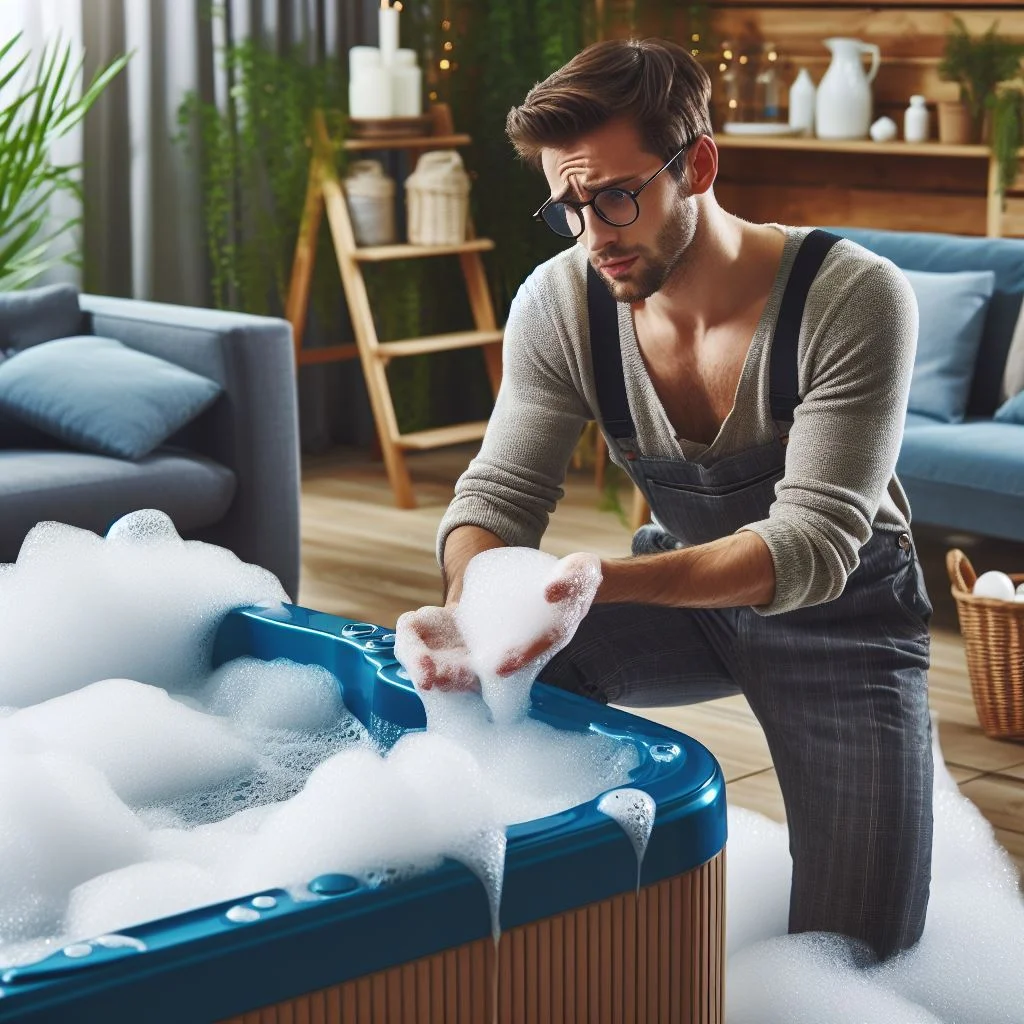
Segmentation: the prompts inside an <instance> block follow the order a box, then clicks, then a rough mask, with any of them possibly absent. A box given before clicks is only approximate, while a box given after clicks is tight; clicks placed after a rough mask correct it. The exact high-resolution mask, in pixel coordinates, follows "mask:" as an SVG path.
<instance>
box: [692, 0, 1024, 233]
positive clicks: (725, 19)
mask: <svg viewBox="0 0 1024 1024" xmlns="http://www.w3.org/2000/svg"><path fill="white" fill-rule="evenodd" d="M955 16H959V17H960V18H962V19H963V20H964V22H965V23H966V25H967V27H968V29H969V30H970V32H971V34H972V35H975V34H979V33H982V32H984V31H985V30H986V29H988V27H989V26H990V25H991V24H992V23H993V21H998V23H999V31H1000V32H1001V33H1003V34H1005V35H1007V36H1010V37H1012V38H1016V39H1024V5H1022V4H1020V3H1016V4H1011V3H1009V2H1008V0H986V2H985V3H984V4H983V5H981V4H978V5H974V4H970V3H961V4H960V5H959V6H957V7H940V6H937V5H935V4H934V2H928V0H899V2H888V0H883V2H882V3H879V4H877V5H875V6H872V7H864V6H849V5H842V4H838V3H831V4H822V3H813V2H809V0H788V2H786V3H772V4H770V5H769V4H764V3H749V2H742V0H716V2H714V3H713V4H711V23H712V27H713V29H714V33H715V36H716V37H717V39H719V40H722V39H728V40H730V42H732V43H733V44H734V49H736V50H737V52H743V47H744V46H745V45H749V41H750V40H752V39H760V40H763V41H770V42H772V43H774V44H775V47H776V49H777V50H778V53H779V65H780V71H779V74H780V76H781V78H782V81H783V83H784V88H783V90H782V102H783V105H784V106H788V87H789V85H790V84H791V83H792V81H793V80H794V78H795V77H796V74H797V71H798V69H799V68H800V67H801V66H806V67H807V69H808V70H809V72H810V74H811V77H812V78H813V79H814V81H815V83H818V82H820V81H821V77H822V75H823V74H824V73H825V70H826V69H827V67H828V63H829V60H830V59H831V55H830V53H829V51H828V50H827V49H826V47H825V46H824V45H823V43H822V40H823V39H826V38H829V37H831V36H850V37H854V38H858V39H862V40H864V41H866V42H872V43H876V44H877V45H878V46H879V47H880V49H881V67H880V70H879V72H878V77H877V78H876V79H875V82H874V87H873V91H874V99H875V115H874V116H875V117H880V116H882V115H883V114H885V115H888V116H890V117H892V118H893V120H894V121H896V123H897V125H899V128H900V137H902V126H903V111H904V110H905V109H906V106H907V103H908V99H909V97H910V96H911V95H913V94H915V93H920V94H922V95H923V96H925V97H926V99H927V101H928V105H929V109H930V112H931V130H932V138H933V139H937V137H938V123H937V109H936V103H937V101H939V100H943V99H956V98H957V95H958V90H957V86H956V85H955V84H953V83H950V82H943V81H942V80H941V79H940V78H939V76H938V64H939V60H940V58H941V55H942V51H943V48H944V45H945V36H946V33H947V32H948V31H949V29H950V28H951V26H952V23H953V18H954V17H955ZM744 41H746V42H744ZM709 70H710V71H711V73H712V79H713V81H714V82H715V85H716V88H714V89H713V103H714V105H715V117H716V121H715V124H716V127H720V125H721V124H722V121H723V120H724V116H723V108H722V102H721V96H722V88H721V85H720V76H719V75H718V72H717V65H710V66H709ZM785 116H786V114H785V112H784V113H783V117H785ZM987 175H988V167H987V163H986V161H985V160H984V159H983V158H982V159H963V158H960V159H953V158H944V157H939V156H934V157H932V156H929V157H928V158H926V159H925V158H919V157H911V156H906V157H904V156H900V155H884V156H883V155H881V154H878V155H876V154H870V153H869V154H858V155H851V154H835V153H816V152H813V153H797V152H793V151H789V152H786V151H764V150H757V151H749V150H737V149H731V150H725V149H723V150H722V153H721V170H720V174H719V179H718V184H717V185H716V193H717V195H718V197H719V199H720V201H721V202H722V204H723V206H725V207H726V208H727V209H730V210H732V211H733V212H735V213H737V214H739V215H740V216H744V217H748V218H750V219H753V220H776V221H782V222H786V223H793V224H846V225H851V226H854V225H856V226H864V227H891V228H894V229H899V230H938V231H950V232H955V233H961V234H976V235H983V234H985V231H986V194H987V188H988V178H987ZM1022 177H1024V176H1022ZM1022 192H1024V182H1022V179H1018V184H1017V186H1016V187H1015V189H1014V190H1013V191H1012V192H1011V193H1010V194H1009V195H1008V196H1007V204H1006V213H1005V216H1004V221H1003V233H1004V234H1024V198H1022Z"/></svg>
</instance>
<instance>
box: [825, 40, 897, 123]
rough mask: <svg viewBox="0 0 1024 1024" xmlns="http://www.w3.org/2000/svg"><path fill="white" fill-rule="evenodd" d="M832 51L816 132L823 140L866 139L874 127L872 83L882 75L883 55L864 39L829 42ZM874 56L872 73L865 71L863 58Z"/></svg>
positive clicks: (828, 45)
mask: <svg viewBox="0 0 1024 1024" xmlns="http://www.w3.org/2000/svg"><path fill="white" fill-rule="evenodd" d="M824 43H825V45H826V46H827V47H828V48H829V49H830V50H831V51H832V63H831V64H829V66H828V70H827V71H826V72H825V75H824V77H823V78H822V80H821V83H820V84H819V85H818V95H817V97H816V100H815V108H814V130H815V134H816V135H817V136H818V138H819V139H864V138H867V134H868V129H869V128H870V126H871V83H872V82H873V81H874V80H875V75H877V74H878V65H879V62H880V61H881V53H880V52H879V49H878V47H877V46H876V45H875V44H874V43H865V42H862V41H861V40H860V39H840V38H833V39H826V40H824ZM865 53H869V54H871V69H870V70H869V71H867V72H865V71H864V63H863V55H864V54H865Z"/></svg>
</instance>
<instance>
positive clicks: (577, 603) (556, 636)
mask: <svg viewBox="0 0 1024 1024" xmlns="http://www.w3.org/2000/svg"><path fill="white" fill-rule="evenodd" d="M600 585H601V559H600V558H598V556H597V555H593V554H590V553H589V552H577V553H576V554H572V555H567V556H566V557H565V558H563V559H562V560H561V561H560V562H559V563H558V564H557V565H556V566H555V571H554V574H553V575H552V578H551V580H550V581H549V582H548V584H547V586H546V587H545V589H544V599H545V600H546V601H547V602H548V603H549V604H554V605H558V606H559V609H558V610H559V615H558V617H557V620H556V623H555V625H554V626H552V627H551V628H550V629H549V630H547V631H546V632H544V633H543V634H542V635H541V636H538V637H537V638H536V639H534V640H532V641H531V642H530V643H528V644H527V645H526V646H524V647H521V648H519V649H518V650H515V651H509V653H508V656H507V657H506V658H505V660H504V661H502V662H501V664H500V665H499V666H498V670H497V674H498V675H499V676H510V675H513V674H514V673H516V672H518V671H519V670H520V669H522V668H523V667H524V666H526V665H528V664H529V663H530V662H531V661H533V660H534V658H538V657H540V656H541V655H542V654H545V653H546V652H547V651H549V650H551V649H552V648H554V651H553V652H552V653H555V652H557V651H560V650H561V649H562V648H563V647H564V646H565V645H566V644H567V643H568V642H569V640H570V638H571V637H572V634H573V633H575V631H576V627H577V626H578V625H579V624H580V621H581V620H582V619H583V617H584V616H585V615H586V614H587V612H588V611H589V610H590V605H591V602H592V601H593V600H594V595H595V594H596V593H597V588H598V587H599V586H600Z"/></svg>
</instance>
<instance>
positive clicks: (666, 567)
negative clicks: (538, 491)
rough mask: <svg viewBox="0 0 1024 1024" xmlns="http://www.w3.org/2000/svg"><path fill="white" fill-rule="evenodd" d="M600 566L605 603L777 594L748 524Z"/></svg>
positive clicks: (721, 601)
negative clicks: (738, 529) (686, 545)
mask: <svg viewBox="0 0 1024 1024" xmlns="http://www.w3.org/2000/svg"><path fill="white" fill-rule="evenodd" d="M453 536H454V534H453ZM601 570H602V573H603V575H604V581H603V582H602V583H601V586H600V588H599V589H598V591H597V598H596V600H597V601H600V602H602V603H610V602H636V603H640V604H660V605H669V606H671V607H676V608H733V607H737V606H741V605H754V606H757V605H765V604H769V603H771V600H772V598H773V597H774V595H775V564H774V562H773V561H772V556H771V552H770V551H769V550H768V545H767V544H765V542H764V541H763V540H762V539H761V538H760V537H759V536H758V535H757V534H756V533H752V532H750V531H749V530H744V531H742V532H740V533H735V534H731V535H730V536H728V537H722V538H721V539H719V540H715V541H711V543H709V544H699V545H696V546H694V547H691V548H681V549H680V550H678V551H667V552H664V553H663V554H657V555H641V556H639V557H636V558H606V559H602V561H601Z"/></svg>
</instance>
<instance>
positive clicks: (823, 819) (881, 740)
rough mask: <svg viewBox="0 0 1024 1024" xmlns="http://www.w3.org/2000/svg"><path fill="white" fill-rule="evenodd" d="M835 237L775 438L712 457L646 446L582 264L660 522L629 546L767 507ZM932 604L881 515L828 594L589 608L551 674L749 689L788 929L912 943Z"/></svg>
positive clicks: (731, 528)
mask: <svg viewBox="0 0 1024 1024" xmlns="http://www.w3.org/2000/svg"><path fill="white" fill-rule="evenodd" d="M836 241H838V239H837V238H836V236H834V235H829V234H827V233H826V232H823V231H812V232H811V233H810V234H809V235H808V236H807V237H806V238H805V239H804V241H803V243H802V244H801V247H800V250H799V252H798V253H797V255H796V259H795V261H794V263H793V267H792V270H791V272H790V275H789V279H788V282H787V285H786V289H785V293H784V295H783V299H782V303H781V306H780V308H779V316H778V320H777V322H776V327H775V331H774V335H773V339H772V343H771V353H770V384H771V387H770V399H769V401H770V403H771V413H772V419H773V421H775V422H776V424H777V425H779V424H783V425H785V426H783V427H781V428H779V427H778V426H777V432H776V434H777V436H776V437H775V438H774V439H773V440H772V441H771V442H770V443H768V444H764V445H759V446H757V447H754V448H751V449H749V450H746V451H741V452H739V453H737V454H734V455H730V456H726V457H724V458H721V459H718V460H717V461H715V462H713V463H712V464H711V465H707V466H705V465H701V464H700V463H699V462H696V461H690V460H687V459H685V458H682V457H679V458H668V459H661V458H647V457H643V456H639V455H637V454H636V442H635V428H634V425H633V420H632V416H631V414H630V411H629V404H628V402H627V400H626V389H625V382H624V379H623V370H622V357H621V351H620V347H619V335H618V322H617V319H616V316H617V314H616V304H615V302H614V300H613V299H612V297H611V295H610V294H609V292H608V290H607V288H605V286H604V285H603V283H602V282H601V281H600V279H599V278H598V277H597V275H596V274H595V273H594V271H593V270H592V269H590V268H588V304H589V309H590V343H591V351H592V355H593V363H594V373H595V378H596V383H597V394H598V401H599V404H600V409H601V420H602V425H603V427H604V430H605V433H606V436H608V437H609V438H610V440H611V442H612V443H614V444H616V445H618V447H619V450H620V451H621V452H622V453H623V454H624V455H625V456H626V460H627V461H626V465H627V466H628V468H629V472H630V475H631V476H632V478H633V480H634V482H635V483H636V485H637V486H638V487H639V488H640V489H641V490H642V491H643V493H644V495H645V496H646V498H647V500H648V503H649V504H650V507H651V510H652V512H653V515H654V517H655V519H656V520H657V524H660V527H659V525H656V524H651V525H648V526H646V527H643V528H642V529H641V530H640V531H638V532H637V534H636V536H635V537H634V541H633V551H634V554H641V553H648V552H656V551H663V550H669V549H673V548H676V547H683V546H689V545H693V544H702V543H705V542H707V541H711V540H715V539H717V538H719V537H724V536H727V535H729V534H731V533H733V532H735V531H736V530H737V529H739V528H740V527H742V526H744V525H745V524H747V523H752V522H755V521H757V520H761V519H764V518H766V517H767V515H768V508H769V506H770V505H771V504H772V502H773V501H774V499H775V485H776V483H778V481H779V480H781V479H782V476H783V473H784V470H785V461H786V448H785V437H784V430H785V429H786V428H787V427H788V424H789V423H791V422H792V420H793V410H794V408H795V407H796V406H797V405H798V404H799V403H800V397H799V393H798V384H797V380H798V376H797V342H798V338H799V334H800V323H801V320H802V317H803V310H804V304H805V301H806V298H807V293H808V290H809V288H810V285H811V282H812V281H813V280H814V278H815V276H816V274H817V272H818V270H819V269H820V267H821V264H822V262H823V260H824V258H825V256H826V255H827V253H828V251H829V249H830V248H831V246H832V244H834V243H835V242H836ZM930 614H931V605H930V604H929V602H928V597H927V594H926V592H925V589H924V579H923V576H922V574H921V571H920V568H919V566H918V564H917V560H916V556H915V552H914V545H913V542H912V540H911V537H910V536H909V534H908V533H906V532H902V531H899V532H898V531H894V530H885V529H881V528H876V529H875V530H874V532H873V533H872V535H871V538H870V539H869V540H868V542H867V543H866V544H865V545H864V547H863V548H862V549H861V551H860V564H859V565H858V566H857V568H856V569H855V570H854V572H853V573H852V574H851V575H850V577H849V579H848V581H847V584H846V587H845V589H844V591H843V593H842V594H841V595H840V597H838V598H837V599H836V600H834V601H830V602H828V603H825V604H820V605H815V606H812V607H808V608H800V609H797V610H795V611H791V612H784V613H782V614H779V615H772V616H763V615H759V614H758V613H756V612H755V611H754V610H753V609H751V608H749V607H739V608H724V609H686V608H666V607H659V606H654V605H637V604H614V605H613V604H608V605H595V606H594V607H593V608H592V609H591V611H590V613H589V614H588V615H587V617H586V619H584V621H583V623H582V624H581V625H580V628H579V630H578V631H577V633H576V635H575V637H574V638H573V640H572V641H571V643H570V644H569V645H568V646H567V647H566V648H565V649H564V650H563V651H562V652H561V653H559V654H558V655H557V656H556V657H555V658H554V659H553V660H552V662H551V663H550V665H549V666H548V668H547V669H546V670H545V671H544V673H543V678H544V680H545V681H546V682H550V683H553V684H554V685H557V686H562V687H565V688H568V689H572V690H574V691H576V692H579V693H583V694H585V695H586V696H589V697H592V698H594V699H597V700H600V701H604V702H608V703H616V704H624V705H627V706H634V707H654V706H659V705H678V704H688V703H693V702H696V701H700V700H706V699H710V698H714V697H721V696H724V695H727V694H730V693H737V692H742V693H743V694H744V695H745V696H746V698H747V701H748V702H749V704H750V707H751V708H752V710H753V712H754V714H755V715H756V716H757V718H758V720H759V722H760V723H761V726H762V727H763V729H764V732H765V735H766V737H767V740H768V745H769V748H770V750H771V754H772V760H773V762H774V766H775V770H776V772H777V773H778V778H779V783H780V786H781V788H782V793H783V797H784V799H785V805H786V816H787V819H788V822H789V833H790V851H791V852H792V855H793V887H792V895H791V900H790V916H789V929H790V931H792V932H797V931H832V932H840V933H842V934H844V935H848V936H852V937H854V938H858V939H862V940H864V941H865V942H867V943H868V944H869V945H870V946H871V947H873V949H874V950H875V951H876V952H877V953H878V954H879V955H880V956H887V955H890V954H892V953H894V952H896V951H897V950H899V949H902V948H905V947H907V946H909V945H912V944H913V943H914V942H916V941H917V939H918V938H919V937H920V935H921V931H922V929H923V927H924V920H925V911H926V908H927V904H928V888H929V881H930V868H931V843H932V755H931V723H930V719H929V714H928V693H927V670H928V662H929V634H928V618H929V616H930Z"/></svg>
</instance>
